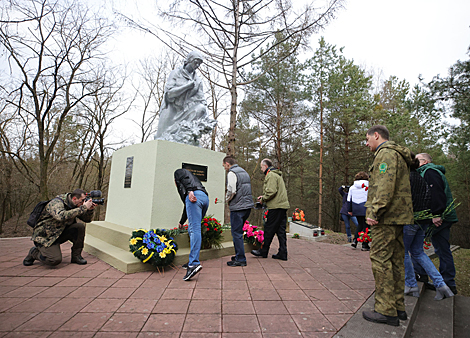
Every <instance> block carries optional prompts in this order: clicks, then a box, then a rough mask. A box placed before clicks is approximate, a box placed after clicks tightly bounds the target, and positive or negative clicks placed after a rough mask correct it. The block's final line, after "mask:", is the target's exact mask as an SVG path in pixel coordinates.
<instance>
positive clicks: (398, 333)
mask: <svg viewBox="0 0 470 338" xmlns="http://www.w3.org/2000/svg"><path fill="white" fill-rule="evenodd" d="M418 284H419V289H420V294H421V295H422V294H423V292H424V287H423V283H418ZM374 297H375V293H373V294H372V295H371V296H370V297H369V298H368V299H367V300H366V301H365V303H364V304H363V305H362V307H361V308H360V309H359V310H358V311H357V312H356V313H355V314H354V315H353V316H352V317H351V319H350V320H349V321H348V322H347V323H346V325H344V326H343V327H342V328H341V330H340V331H338V333H336V335H335V336H334V337H335V338H377V337H397V338H398V337H409V335H410V331H411V328H412V326H413V321H414V319H415V318H416V315H417V313H418V309H419V306H420V305H419V302H420V299H421V297H420V298H416V297H411V296H405V309H406V313H407V315H408V320H406V321H402V320H400V326H396V327H395V326H390V325H385V324H377V323H372V322H369V321H367V320H365V319H364V318H363V317H362V312H363V311H374V303H375V298H374ZM429 337H432V336H429Z"/></svg>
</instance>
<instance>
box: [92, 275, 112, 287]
mask: <svg viewBox="0 0 470 338" xmlns="http://www.w3.org/2000/svg"><path fill="white" fill-rule="evenodd" d="M118 280H119V279H116V278H98V277H97V278H92V279H91V280H90V281H89V282H87V283H86V284H84V285H83V286H86V287H90V286H101V287H103V286H104V287H110V286H112V285H113V284H115V283H116V282H117V281H118Z"/></svg>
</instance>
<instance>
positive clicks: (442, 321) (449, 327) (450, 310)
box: [410, 290, 468, 338]
mask: <svg viewBox="0 0 470 338" xmlns="http://www.w3.org/2000/svg"><path fill="white" fill-rule="evenodd" d="M435 295H436V292H435V291H431V290H426V291H425V292H424V294H422V295H421V296H420V300H421V301H420V305H419V312H418V315H417V316H416V320H415V321H414V323H413V328H412V330H411V336H410V337H413V338H421V337H433V338H449V337H453V332H454V325H453V322H454V299H455V297H451V298H445V299H443V300H439V301H436V300H434V296H435ZM467 320H468V319H467Z"/></svg>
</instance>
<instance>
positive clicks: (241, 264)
mask: <svg viewBox="0 0 470 338" xmlns="http://www.w3.org/2000/svg"><path fill="white" fill-rule="evenodd" d="M227 265H228V266H246V262H239V261H229V262H227Z"/></svg>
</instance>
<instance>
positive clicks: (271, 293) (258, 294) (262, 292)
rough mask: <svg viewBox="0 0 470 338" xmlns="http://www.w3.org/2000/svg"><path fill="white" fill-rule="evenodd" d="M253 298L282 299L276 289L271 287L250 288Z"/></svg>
mask: <svg viewBox="0 0 470 338" xmlns="http://www.w3.org/2000/svg"><path fill="white" fill-rule="evenodd" d="M250 294H251V298H252V299H253V300H281V297H279V294H278V293H277V291H276V290H269V289H250Z"/></svg>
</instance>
